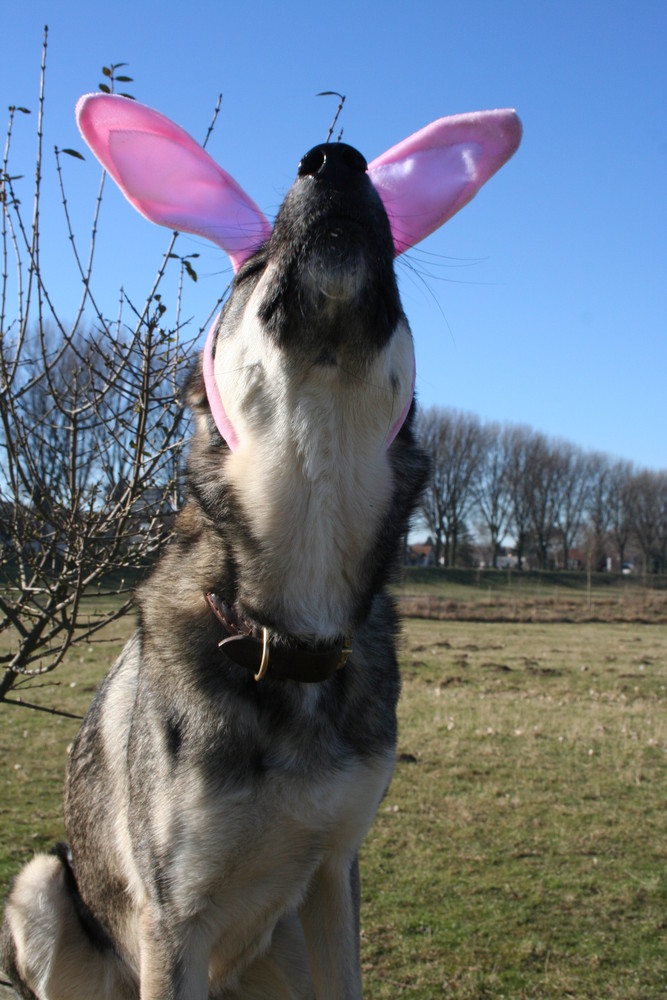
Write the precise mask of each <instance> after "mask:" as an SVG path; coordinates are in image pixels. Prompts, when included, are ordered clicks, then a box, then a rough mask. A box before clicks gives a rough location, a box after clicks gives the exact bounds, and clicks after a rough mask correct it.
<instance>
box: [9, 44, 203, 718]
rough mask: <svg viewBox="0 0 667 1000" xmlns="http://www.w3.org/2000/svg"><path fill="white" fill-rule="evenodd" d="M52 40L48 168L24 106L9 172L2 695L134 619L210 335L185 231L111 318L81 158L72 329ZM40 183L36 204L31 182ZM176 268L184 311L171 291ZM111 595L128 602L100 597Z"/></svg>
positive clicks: (111, 77)
mask: <svg viewBox="0 0 667 1000" xmlns="http://www.w3.org/2000/svg"><path fill="white" fill-rule="evenodd" d="M46 40H47V39H46V32H45V36H44V46H43V58H42V74H41V84H40V93H39V107H38V114H37V123H36V124H37V129H36V132H37V154H36V163H35V169H34V171H29V170H18V171H16V172H14V170H13V168H12V165H11V163H10V154H11V149H12V137H13V133H14V129H15V127H16V123H17V120H18V119H19V118H20V119H21V120H27V119H24V117H23V116H24V115H25V114H27V113H28V112H27V110H26V109H25V108H18V107H12V108H10V115H9V125H8V130H7V138H6V143H5V152H4V158H3V162H2V168H1V174H0V205H1V210H2V231H1V233H0V251H1V253H2V258H3V268H2V285H1V288H0V454H1V456H2V463H1V465H2V468H1V471H0V518H1V525H0V530H1V532H2V541H3V546H2V554H1V555H0V631H7V632H9V633H10V635H11V640H10V643H9V652H3V653H2V655H1V656H0V664H1V665H2V670H3V672H2V675H0V700H2V699H3V698H5V696H6V695H7V693H8V692H9V691H10V690H11V689H12V688H15V687H17V686H22V685H23V684H25V683H27V682H29V681H30V679H31V678H34V677H35V676H39V675H41V674H44V673H47V672H49V671H52V670H53V669H54V668H56V667H57V666H58V664H59V663H61V662H62V659H63V657H64V656H65V654H66V653H67V651H68V649H70V648H71V646H73V645H75V644H77V643H80V642H83V641H87V640H90V638H91V636H93V635H94V634H95V633H97V632H98V631H99V630H100V629H101V628H102V627H103V626H104V625H105V624H107V623H108V622H110V621H111V620H113V619H116V618H118V617H120V616H121V615H122V614H124V613H125V612H126V611H127V610H128V608H129V606H130V598H129V591H130V585H131V583H132V582H133V580H132V577H133V575H135V574H136V571H138V570H139V569H140V568H142V567H144V566H145V565H146V564H147V562H148V561H149V560H150V559H151V558H152V556H153V554H154V553H155V551H156V550H157V549H158V548H159V547H160V545H161V544H162V543H163V542H164V540H165V537H166V534H167V533H168V521H167V524H166V525H165V519H164V514H165V512H169V511H171V510H172V509H173V507H174V505H175V500H176V496H177V491H178V484H177V471H178V456H179V453H180V449H181V445H182V441H183V436H184V431H185V423H186V419H185V416H184V407H183V402H182V398H181V391H180V380H181V378H182V372H183V362H184V359H185V358H186V357H187V355H188V353H189V351H190V347H191V344H192V342H193V341H194V339H195V338H196V337H197V336H198V335H199V333H200V332H201V329H200V330H196V331H193V332H192V334H191V335H190V336H189V337H188V338H184V335H183V329H182V324H181V321H180V309H181V297H182V291H183V276H184V275H189V276H190V277H195V278H196V274H195V272H194V271H193V268H192V265H191V264H190V262H189V259H188V258H186V257H185V258H184V257H179V256H177V255H176V254H175V253H174V241H175V239H176V234H174V236H173V237H172V240H171V242H170V243H169V246H168V247H167V251H166V253H165V255H164V258H163V260H162V262H161V263H160V265H159V267H158V269H157V274H156V277H155V280H154V282H153V283H152V286H151V287H150V290H149V292H148V295H147V296H146V299H145V301H144V303H143V304H142V305H141V306H135V305H134V304H133V303H132V302H130V301H129V300H128V299H127V297H126V296H123V295H121V304H120V308H119V309H118V313H117V317H116V319H115V320H114V321H113V322H110V321H109V320H108V319H107V318H106V316H105V313H104V312H103V310H102V306H101V304H100V303H99V302H98V301H97V298H96V293H95V280H94V277H95V275H94V271H93V261H94V256H95V247H96V242H97V239H98V236H97V231H98V221H99V214H100V206H101V203H102V193H103V189H104V174H103V175H102V179H101V182H100V188H99V193H98V197H97V200H96V203H95V206H94V211H93V220H92V235H91V237H90V240H89V243H88V247H87V251H86V254H85V255H84V254H82V253H80V251H79V244H80V241H79V240H78V239H77V238H76V237H75V234H74V232H73V231H72V229H71V226H70V221H69V208H68V201H67V198H66V195H65V186H64V181H63V170H62V164H61V159H62V154H63V153H67V154H70V155H71V156H73V157H75V158H82V157H81V154H79V153H78V152H76V151H75V150H62V151H58V150H57V149H56V151H55V169H56V171H57V176H58V179H59V182H60V188H61V194H62V203H63V209H64V222H65V227H66V230H65V232H66V237H67V241H68V242H69V244H70V246H71V251H72V262H73V269H74V275H75V276H76V278H77V279H78V281H79V282H80V283H81V285H82V288H83V292H82V296H81V300H80V303H79V306H78V308H77V309H76V310H75V315H74V317H73V319H71V320H70V321H69V322H65V320H64V319H63V317H62V315H61V312H60V310H59V308H58V307H57V305H56V303H55V301H54V298H53V297H52V295H51V290H50V289H49V288H48V287H47V285H46V283H45V279H44V275H43V271H42V267H41V256H40V247H41V243H42V241H43V234H42V232H41V230H40V199H41V178H42V170H43V167H44V156H43V150H42V145H43V125H44V84H45V66H46ZM117 70H118V65H116V66H111V67H105V68H104V75H105V78H106V81H107V82H106V83H105V84H103V85H102V86H103V87H105V88H106V89H107V90H110V91H111V90H113V87H114V83H115V82H117V81H123V82H126V81H129V80H130V78H129V77H126V76H119V75H118V74H117ZM218 106H219V104H218ZM217 110H218V109H217V108H216V114H217ZM214 120H215V116H214ZM74 169H76V167H75V168H74ZM30 173H32V176H34V178H35V181H34V188H33V190H32V193H31V194H32V196H31V198H30V199H27V198H26V197H25V194H24V192H23V190H22V185H21V183H20V181H21V177H20V175H22V174H26V175H27V174H30ZM27 203H28V204H31V208H30V209H29V210H27V209H26V208H25V207H24V206H25V205H26V204H27ZM174 267H178V268H179V269H180V270H179V274H178V278H177V292H176V294H175V300H174V303H173V305H172V306H171V309H170V308H168V306H167V305H166V304H165V303H164V302H163V301H162V295H161V291H160V286H161V284H162V282H163V278H164V275H165V273H166V271H167V269H168V268H174ZM10 273H12V274H14V275H16V285H15V287H13V286H10V278H9V275H10ZM207 322H208V319H207V320H206V321H205V323H204V325H206V323H207ZM158 373H159V377H157V375H158ZM111 594H113V595H114V598H115V599H114V601H113V602H106V603H105V602H104V601H100V600H99V598H100V597H101V596H105V595H111ZM84 612H85V613H84ZM4 648H5V649H7V644H5V647H4Z"/></svg>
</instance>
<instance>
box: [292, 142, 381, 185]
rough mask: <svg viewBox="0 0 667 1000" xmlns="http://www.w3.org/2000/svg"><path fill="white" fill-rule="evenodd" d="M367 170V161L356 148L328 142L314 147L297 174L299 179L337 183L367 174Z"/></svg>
mask: <svg viewBox="0 0 667 1000" xmlns="http://www.w3.org/2000/svg"><path fill="white" fill-rule="evenodd" d="M367 169H368V164H367V163H366V160H365V159H364V157H363V156H362V155H361V153H360V152H359V150H358V149H355V148H354V146H347V145H346V144H345V143H344V142H332V143H328V142H327V143H322V145H321V146H313V148H312V149H311V150H309V151H308V152H307V153H306V155H305V156H303V157H302V158H301V161H300V163H299V168H298V171H297V173H298V176H299V177H316V178H318V179H321V180H326V181H329V182H330V183H336V182H341V181H344V180H345V179H346V178H347V177H350V176H351V175H354V174H365V173H366V170H367Z"/></svg>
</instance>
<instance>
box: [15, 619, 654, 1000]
mask: <svg viewBox="0 0 667 1000" xmlns="http://www.w3.org/2000/svg"><path fill="white" fill-rule="evenodd" d="M113 629H114V634H116V635H117V641H116V642H115V644H113V645H112V647H107V646H104V645H98V644H91V645H89V646H86V648H85V650H84V652H83V653H81V651H80V650H78V651H77V653H76V657H75V659H73V660H71V661H68V662H67V663H66V664H64V665H63V667H61V668H60V669H59V670H58V671H57V673H56V674H55V675H54V679H55V680H57V681H58V682H59V686H58V687H56V688H40V689H38V690H35V691H32V692H31V693H30V695H29V696H28V694H27V692H25V696H26V698H28V697H29V700H31V701H38V700H41V701H42V702H43V703H44V704H45V705H49V706H51V705H55V706H57V707H59V708H62V709H66V710H68V711H73V712H80V713H82V712H83V711H85V708H86V706H87V704H88V703H89V701H90V698H91V695H92V692H93V690H94V686H95V684H96V682H97V680H98V679H99V677H100V676H101V675H102V673H103V672H104V671H105V669H106V668H107V667H108V665H109V664H110V663H111V661H112V660H113V657H114V656H115V653H116V652H117V649H118V647H119V645H120V643H121V641H122V639H123V635H126V634H127V633H128V632H129V630H130V629H131V622H130V621H129V620H126V621H124V622H123V623H121V624H116V625H115V626H113ZM401 658H402V673H403V682H404V688H403V696H402V699H401V703H400V739H399V762H398V765H397V769H396V775H395V778H394V781H393V784H392V786H391V788H390V790H389V793H388V795H387V797H386V799H385V800H384V802H383V803H382V805H381V806H380V810H379V813H378V816H377V819H376V821H375V824H374V826H373V828H372V830H371V832H370V834H369V836H368V838H367V840H366V842H365V845H364V847H363V852H362V859H361V863H362V879H363V897H364V903H363V913H362V927H363V940H362V960H363V966H364V977H365V996H367V997H369V998H373V1000H375V998H389V997H391V998H394V997H415V998H430V997H433V998H440V997H451V998H456V1000H482V998H494V1000H500V998H508V1000H510V998H511V1000H545V998H550V1000H551V998H553V1000H564V998H577V1000H583V998H591V1000H593V998H595V1000H602V998H608V1000H650V998H655V1000H657V998H663V997H664V996H665V995H666V992H667V990H666V984H667V940H666V939H667V929H666V928H667V874H666V873H667V865H666V862H667V810H666V808H665V807H666V805H667V802H666V799H667V780H666V775H667V768H666V764H667V712H666V711H665V705H666V700H665V699H666V690H665V689H666V686H667V628H665V627H664V626H663V625H646V624H637V623H625V624H624V623H600V622H596V623H586V624H577V625H572V624H563V623H549V622H546V623H545V622H542V623H533V624H525V623H520V622H519V623H512V622H510V623H507V622H506V623H493V622H492V623H488V622H460V621H459V622H457V621H446V622H439V621H422V620H410V621H408V622H407V623H406V628H405V638H404V642H403V647H402V652H401ZM71 684H74V685H75V686H74V687H71V686H70V685H71ZM76 729H77V723H76V722H75V721H74V720H68V719H62V718H59V717H52V716H47V715H44V714H42V713H35V712H33V711H29V710H26V709H22V708H19V707H16V706H8V705H6V706H3V705H0V753H1V754H2V760H3V764H4V767H3V769H2V778H1V779H0V780H1V781H2V785H1V786H0V890H1V891H2V892H3V894H4V890H5V889H6V886H7V882H8V879H9V877H10V876H11V874H12V873H13V872H15V871H16V869H17V867H18V866H19V864H20V863H21V862H22V861H24V860H25V859H26V858H27V857H28V856H29V855H30V853H31V852H32V851H33V850H36V849H40V848H44V847H48V846H49V845H50V844H51V843H52V842H53V840H55V839H57V838H59V837H62V836H63V828H62V820H61V788H62V776H63V771H64V767H65V761H66V754H67V746H68V744H69V743H70V742H71V740H72V738H73V736H74V734H75V732H76Z"/></svg>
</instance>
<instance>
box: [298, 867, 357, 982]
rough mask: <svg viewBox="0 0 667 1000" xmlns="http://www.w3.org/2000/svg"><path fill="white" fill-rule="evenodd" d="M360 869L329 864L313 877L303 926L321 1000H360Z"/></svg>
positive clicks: (302, 908)
mask: <svg viewBox="0 0 667 1000" xmlns="http://www.w3.org/2000/svg"><path fill="white" fill-rule="evenodd" d="M359 897H360V893H359V864H358V860H357V856H356V854H355V856H354V858H353V859H352V861H351V862H350V861H349V860H348V861H347V862H345V863H337V864H332V863H330V862H329V863H326V862H325V864H324V865H323V866H322V867H321V868H320V869H319V870H318V871H317V872H316V873H315V876H314V878H313V880H312V882H311V884H310V887H309V891H308V895H307V897H306V900H305V902H304V903H303V905H302V907H301V911H300V913H301V922H302V924H303V932H304V935H305V938H306V945H307V947H308V957H309V959H310V966H311V970H312V975H313V981H314V983H315V995H316V997H317V1000H360V998H361V961H360V956H359V947H360V942H359V904H360V899H359Z"/></svg>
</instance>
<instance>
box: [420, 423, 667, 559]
mask: <svg viewBox="0 0 667 1000" xmlns="http://www.w3.org/2000/svg"><path fill="white" fill-rule="evenodd" d="M418 432H419V437H420V439H421V442H422V445H423V447H424V448H425V449H426V451H427V452H428V454H429V455H430V457H431V463H432V468H431V477H430V480H429V484H428V487H427V489H426V492H425V495H424V500H423V503H422V506H421V516H422V519H423V523H424V525H425V527H426V529H427V530H428V532H429V534H430V536H431V538H432V540H433V543H434V547H435V558H436V562H437V563H438V564H441V563H442V564H444V565H445V566H455V565H457V561H458V562H460V559H461V545H462V541H463V539H464V538H466V539H467V538H469V537H470V533H471V531H472V532H473V533H474V535H475V537H476V538H477V539H478V540H480V541H481V540H485V541H486V542H487V544H488V547H489V551H490V553H491V562H492V564H493V565H494V566H496V565H497V559H498V554H499V552H500V548H501V546H502V544H503V543H504V542H505V541H506V540H508V539H511V541H512V545H513V548H514V549H515V550H516V555H517V557H518V562H519V567H521V566H522V565H523V562H524V560H525V558H526V557H527V556H528V555H531V556H534V557H535V559H536V561H537V565H538V566H539V567H540V568H541V569H546V568H548V566H549V565H550V564H552V563H555V564H557V565H559V566H561V567H562V568H565V569H567V568H568V566H569V564H570V554H571V552H572V549H573V548H575V547H580V548H583V549H584V550H585V552H586V562H587V564H588V565H589V566H590V567H591V568H592V569H594V570H596V569H597V570H600V569H604V568H605V566H606V564H607V559H608V558H610V557H613V558H614V560H615V561H616V560H617V562H618V565H619V567H622V566H623V565H624V564H625V563H626V560H627V558H628V555H629V552H630V547H631V546H632V547H633V548H634V549H635V550H636V551H637V552H638V553H640V554H641V557H642V560H643V568H644V570H645V571H646V572H665V570H666V569H667V471H660V472H655V471H649V470H644V469H637V468H635V467H634V466H633V464H632V463H631V462H628V461H622V460H613V459H611V458H610V457H609V456H607V455H605V454H601V453H599V452H587V451H584V450H582V449H581V448H579V447H577V446H576V445H574V444H571V443H569V442H567V441H562V440H554V439H552V438H549V437H547V436H546V435H545V434H542V433H540V432H538V431H535V430H532V429H530V428H527V427H524V426H516V425H501V424H499V423H493V422H489V423H484V422H482V421H481V420H480V419H479V418H478V417H477V416H475V415H474V414H469V413H463V412H460V411H456V410H453V409H442V408H437V407H434V408H432V409H429V410H425V411H424V412H422V413H421V415H420V417H419V425H418Z"/></svg>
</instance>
